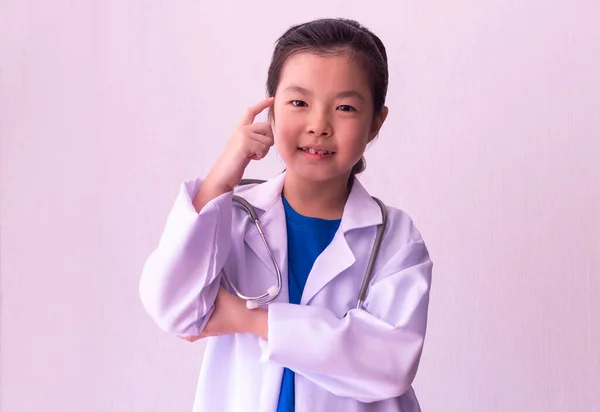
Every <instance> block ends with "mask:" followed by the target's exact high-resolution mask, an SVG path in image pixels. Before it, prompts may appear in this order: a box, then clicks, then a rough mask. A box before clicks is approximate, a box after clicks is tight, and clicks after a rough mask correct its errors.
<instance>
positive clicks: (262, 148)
mask: <svg viewBox="0 0 600 412" xmlns="http://www.w3.org/2000/svg"><path fill="white" fill-rule="evenodd" d="M270 147H271V146H270V145H266V144H264V143H261V142H259V141H254V142H252V143H251V144H249V145H248V152H247V153H246V156H248V158H250V159H253V160H260V159H262V158H263V157H265V156H266V155H267V153H268V152H269V148H270Z"/></svg>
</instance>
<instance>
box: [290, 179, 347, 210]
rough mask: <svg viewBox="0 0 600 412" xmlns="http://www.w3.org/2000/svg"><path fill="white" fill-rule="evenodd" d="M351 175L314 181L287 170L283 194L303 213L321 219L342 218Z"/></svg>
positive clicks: (294, 207) (295, 208)
mask: <svg viewBox="0 0 600 412" xmlns="http://www.w3.org/2000/svg"><path fill="white" fill-rule="evenodd" d="M348 179H349V176H342V177H340V178H336V179H332V180H327V181H320V182H313V181H310V180H306V179H303V178H301V177H299V176H297V175H294V174H293V173H290V172H287V173H286V176H285V182H284V184H283V195H284V196H285V198H286V200H287V201H288V202H289V204H290V205H291V206H292V208H293V209H294V210H295V211H296V212H298V213H299V214H301V215H304V216H309V217H317V218H321V219H329V220H332V219H340V218H341V217H342V214H343V213H344V207H345V205H346V200H347V199H348V194H349V193H350V190H349V187H348Z"/></svg>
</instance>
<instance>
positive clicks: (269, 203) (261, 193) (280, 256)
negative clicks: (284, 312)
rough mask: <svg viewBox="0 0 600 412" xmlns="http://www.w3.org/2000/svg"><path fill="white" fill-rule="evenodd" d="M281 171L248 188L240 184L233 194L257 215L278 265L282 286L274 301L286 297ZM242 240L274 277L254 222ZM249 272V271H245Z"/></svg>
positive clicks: (285, 238) (284, 226) (272, 268)
mask: <svg viewBox="0 0 600 412" xmlns="http://www.w3.org/2000/svg"><path fill="white" fill-rule="evenodd" d="M284 177H285V175H284V174H281V175H278V176H276V177H275V178H273V179H271V180H268V181H267V182H265V183H262V184H260V185H256V186H253V187H250V188H243V187H242V188H240V190H239V192H236V195H239V196H241V197H243V198H244V199H246V200H247V201H248V202H249V203H250V204H251V205H252V206H254V208H255V209H256V211H257V213H258V215H259V222H260V224H261V226H262V228H263V231H264V233H265V238H266V239H267V242H268V243H269V247H270V248H271V250H272V252H273V255H274V256H275V260H276V261H277V264H278V265H279V268H280V270H281V276H282V289H281V293H280V297H279V298H278V299H277V300H278V301H287V300H288V290H287V229H286V225H285V210H284V209H283V203H282V202H281V190H282V188H283V180H284ZM244 241H245V242H246V244H247V245H248V246H249V247H250V249H252V251H253V252H254V254H255V255H256V256H257V257H258V258H259V259H260V260H261V261H262V263H264V265H265V267H266V269H267V270H269V272H270V275H271V276H273V278H274V279H275V277H276V276H277V272H276V271H275V267H274V266H273V261H272V260H271V257H270V255H269V253H268V251H267V248H266V247H265V244H264V242H263V240H262V237H261V236H260V233H259V232H258V229H257V228H256V226H254V225H252V226H251V227H250V229H249V230H248V231H247V232H246V234H245V236H244ZM249 275H251V276H252V275H253V274H249Z"/></svg>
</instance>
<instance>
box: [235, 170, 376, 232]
mask: <svg viewBox="0 0 600 412" xmlns="http://www.w3.org/2000/svg"><path fill="white" fill-rule="evenodd" d="M284 181H285V172H283V173H280V174H279V175H277V176H275V177H274V178H271V179H269V180H267V181H266V182H265V183H261V184H258V185H253V186H250V187H243V186H242V187H240V188H239V189H238V190H236V194H240V195H241V196H242V197H243V198H244V199H246V200H247V201H248V202H250V204H251V205H253V206H254V207H255V208H256V209H257V210H259V209H260V210H261V211H263V212H266V211H268V210H269V209H271V208H272V207H273V206H274V205H275V204H277V203H278V202H281V192H282V190H283V183H284ZM259 215H260V213H259ZM381 222H382V217H381V209H380V208H379V205H377V203H375V201H374V200H373V199H372V198H371V196H370V195H369V193H368V192H367V190H366V189H365V187H364V186H363V185H362V184H361V182H360V181H359V180H358V178H356V177H355V178H354V183H353V184H352V188H351V190H350V194H349V196H348V200H347V201H346V205H345V207H344V211H343V213H342V221H341V224H340V227H341V228H342V230H343V231H344V232H348V231H350V230H353V229H360V228H364V227H369V226H375V225H378V224H380V223H381Z"/></svg>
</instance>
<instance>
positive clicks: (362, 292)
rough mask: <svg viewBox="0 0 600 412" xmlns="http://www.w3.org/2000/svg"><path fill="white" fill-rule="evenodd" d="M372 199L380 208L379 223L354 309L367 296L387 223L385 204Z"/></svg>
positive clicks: (360, 307) (357, 307) (359, 305)
mask: <svg viewBox="0 0 600 412" xmlns="http://www.w3.org/2000/svg"><path fill="white" fill-rule="evenodd" d="M373 200H375V202H377V204H378V205H379V208H380V209H381V223H380V224H379V225H377V233H376V235H375V243H373V249H372V250H371V256H370V257H369V263H368V264H367V271H366V273H365V277H364V278H363V282H362V286H361V287H360V292H358V300H357V303H356V309H363V305H364V303H365V299H366V298H367V292H368V290H369V285H370V284H371V278H372V277H373V268H374V267H375V261H376V260H377V255H378V254H379V249H380V248H381V240H382V239H383V232H384V231H385V226H386V224H387V208H386V207H385V204H384V203H383V202H382V201H381V200H379V199H377V198H376V197H373Z"/></svg>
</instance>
